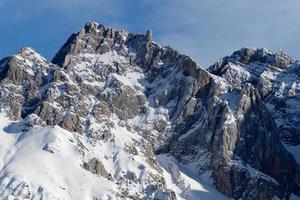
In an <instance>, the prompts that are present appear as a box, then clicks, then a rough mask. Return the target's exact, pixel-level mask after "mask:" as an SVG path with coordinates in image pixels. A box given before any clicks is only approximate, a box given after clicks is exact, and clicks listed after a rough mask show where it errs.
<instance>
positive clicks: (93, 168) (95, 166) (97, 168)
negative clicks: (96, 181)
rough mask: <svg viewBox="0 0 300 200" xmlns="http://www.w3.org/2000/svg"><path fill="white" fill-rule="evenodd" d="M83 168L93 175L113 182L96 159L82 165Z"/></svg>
mask: <svg viewBox="0 0 300 200" xmlns="http://www.w3.org/2000/svg"><path fill="white" fill-rule="evenodd" d="M83 168H84V169H86V170H88V171H90V172H92V173H93V174H97V175H99V176H103V177H104V178H107V179H108V180H113V178H112V175H111V174H110V173H108V172H107V171H106V169H105V168H104V166H103V164H102V163H101V161H99V160H98V159H96V158H93V159H91V160H89V161H88V162H86V163H83Z"/></svg>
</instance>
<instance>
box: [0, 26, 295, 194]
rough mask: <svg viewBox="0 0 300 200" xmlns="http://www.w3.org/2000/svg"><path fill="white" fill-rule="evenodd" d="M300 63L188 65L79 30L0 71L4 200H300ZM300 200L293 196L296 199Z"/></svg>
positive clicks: (100, 32)
mask: <svg viewBox="0 0 300 200" xmlns="http://www.w3.org/2000/svg"><path fill="white" fill-rule="evenodd" d="M299 90H300V63H298V61H294V60H292V59H291V58H290V57H288V56H287V55H286V54H284V53H283V52H280V53H277V54H273V53H271V52H270V51H268V50H266V49H251V48H243V49H241V50H239V51H237V52H235V53H233V55H231V56H228V57H225V58H223V59H221V60H220V61H218V62H217V63H216V64H214V65H213V66H211V67H210V68H209V69H208V70H205V69H203V68H202V67H201V66H199V65H198V64H197V63H196V62H195V61H193V60H192V59H191V58H190V57H188V56H185V55H182V54H180V53H179V52H177V51H176V50H174V49H172V48H171V47H168V46H161V45H159V44H157V43H155V42H153V41H152V33H151V32H150V31H148V32H147V33H146V34H138V33H129V32H127V31H123V30H116V29H113V28H110V27H105V26H103V25H100V24H97V23H96V22H88V23H87V24H86V25H85V26H84V28H83V29H82V30H80V32H78V33H75V34H73V35H72V36H70V38H69V39H68V40H67V42H66V43H65V44H64V45H63V47H62V48H61V49H60V50H59V51H58V53H57V54H56V55H55V57H54V58H53V60H52V61H51V62H50V61H47V60H46V59H45V58H43V57H42V56H41V55H40V54H38V53H36V52H35V51H34V50H33V49H32V48H23V49H21V50H20V51H19V52H18V53H17V54H16V55H14V56H11V57H7V58H4V59H2V60H1V61H0V109H1V113H0V118H1V123H0V167H1V170H0V197H1V199H157V200H160V199H162V200H164V199H166V200H167V199H170V200H171V199H172V200H174V199H191V200H193V199H203V200H221V199H230V198H233V199H247V200H252V199H261V200H263V199H276V198H277V199H298V198H299V197H298V196H299V195H300V169H299V164H300V159H299V154H300V145H299V144H300V139H299V138H300V115H299V111H300V95H299ZM297 195H298V196H297Z"/></svg>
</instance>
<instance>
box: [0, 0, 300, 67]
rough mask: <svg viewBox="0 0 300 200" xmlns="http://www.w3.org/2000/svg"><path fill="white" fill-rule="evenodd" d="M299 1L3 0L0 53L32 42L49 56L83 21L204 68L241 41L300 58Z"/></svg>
mask: <svg viewBox="0 0 300 200" xmlns="http://www.w3.org/2000/svg"><path fill="white" fill-rule="evenodd" d="M299 11H300V1H299V0H284V1H283V0H1V1H0V24H1V32H0V57H4V56H7V55H11V54H14V53H15V52H17V51H18V49H20V48H21V47H26V46H31V47H33V48H35V49H36V50H37V51H38V52H39V53H41V54H42V55H44V56H45V57H47V58H49V59H51V58H52V57H53V55H54V54H55V52H56V51H58V49H59V47H60V46H61V45H62V44H63V43H64V42H65V41H66V39H67V38H68V37H69V35H70V34H71V33H73V32H77V31H78V30H79V29H80V28H81V27H82V26H83V25H84V24H85V22H87V21H89V20H95V21H98V22H99V23H102V24H104V25H108V26H112V27H116V28H120V29H127V30H129V31H133V32H146V30H147V29H151V30H152V31H153V37H154V40H155V41H157V42H159V43H161V44H164V45H170V46H172V47H174V48H176V49H178V50H179V51H180V52H182V53H185V54H187V55H190V56H192V57H193V58H194V59H195V60H197V61H198V62H199V63H200V64H201V65H203V66H204V67H207V66H209V65H211V64H213V63H214V62H215V61H216V60H217V59H219V58H221V57H223V56H226V55H229V54H231V53H232V52H233V51H235V50H238V49H240V48H241V47H243V46H252V47H258V48H261V47H266V48H269V49H271V50H272V51H278V50H280V49H283V50H284V51H286V52H287V53H288V54H289V55H291V56H292V57H293V58H295V59H300V51H299V50H300V46H299V45H300V20H299V19H300V12H299Z"/></svg>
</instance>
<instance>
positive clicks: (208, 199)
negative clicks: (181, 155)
mask: <svg viewBox="0 0 300 200" xmlns="http://www.w3.org/2000/svg"><path fill="white" fill-rule="evenodd" d="M157 159H158V160H159V162H160V164H161V165H162V167H163V170H164V177H165V179H166V184H167V187H168V188H169V189H172V190H174V191H175V193H176V195H177V198H178V200H180V199H187V200H194V199H199V200H226V199H228V198H227V197H226V196H224V195H222V194H221V193H219V192H218V191H216V190H215V189H214V188H213V187H212V186H210V185H209V184H208V183H209V182H210V180H208V179H209V177H208V175H207V174H203V175H198V174H195V171H194V170H191V169H190V168H189V167H188V166H184V165H182V164H179V163H178V162H177V161H176V160H175V159H174V158H172V157H170V156H168V155H165V154H164V155H158V156H157ZM170 164H171V165H175V166H176V168H177V169H178V171H177V172H176V173H178V174H177V177H179V178H180V179H182V181H181V183H182V182H184V186H183V185H178V184H177V185H176V181H175V180H174V178H172V170H170ZM193 171H194V172H193ZM173 173H174V172H173Z"/></svg>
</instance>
